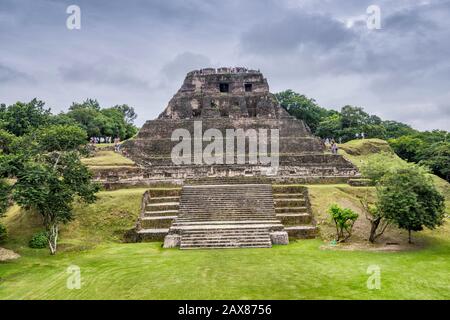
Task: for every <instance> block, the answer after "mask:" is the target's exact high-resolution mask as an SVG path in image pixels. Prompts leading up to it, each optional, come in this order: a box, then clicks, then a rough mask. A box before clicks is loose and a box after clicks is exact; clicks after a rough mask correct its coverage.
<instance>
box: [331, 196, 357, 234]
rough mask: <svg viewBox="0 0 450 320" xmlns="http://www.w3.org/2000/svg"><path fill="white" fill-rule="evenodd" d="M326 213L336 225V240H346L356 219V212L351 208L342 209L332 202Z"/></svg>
mask: <svg viewBox="0 0 450 320" xmlns="http://www.w3.org/2000/svg"><path fill="white" fill-rule="evenodd" d="M328 213H329V214H330V215H331V219H332V220H333V222H334V224H335V226H336V238H337V239H336V240H337V241H339V242H345V241H347V240H348V239H349V238H350V237H351V235H352V230H353V225H354V224H355V221H356V220H357V219H358V214H357V213H356V212H354V211H353V210H351V209H348V208H345V209H343V208H341V207H340V206H338V205H337V204H332V205H331V206H330V208H329V209H328Z"/></svg>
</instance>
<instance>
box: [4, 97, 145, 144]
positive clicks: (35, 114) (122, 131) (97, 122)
mask: <svg viewBox="0 0 450 320" xmlns="http://www.w3.org/2000/svg"><path fill="white" fill-rule="evenodd" d="M136 117H137V115H136V113H135V111H134V109H133V108H132V107H129V106H128V105H126V104H123V105H116V106H113V107H109V108H101V107H100V105H99V103H98V102H97V100H93V99H87V100H86V101H84V102H82V103H75V102H74V103H73V104H72V105H71V106H70V107H69V110H68V111H67V112H66V113H64V112H61V113H59V114H56V115H54V114H52V113H51V110H50V109H49V108H46V107H45V103H44V102H43V101H40V100H37V99H33V100H31V101H30V102H27V103H24V102H17V103H15V104H12V105H9V106H6V105H5V104H1V105H0V130H3V131H7V132H9V133H11V134H13V135H15V136H17V137H21V136H24V135H26V134H30V133H31V132H32V131H34V130H36V129H39V128H42V127H48V126H52V125H55V126H56V125H63V126H78V127H80V128H81V129H83V130H84V131H86V136H87V137H120V139H122V140H124V139H128V138H131V137H132V136H134V135H135V134H136V132H137V128H136V127H135V126H134V124H133V122H134V120H135V119H136Z"/></svg>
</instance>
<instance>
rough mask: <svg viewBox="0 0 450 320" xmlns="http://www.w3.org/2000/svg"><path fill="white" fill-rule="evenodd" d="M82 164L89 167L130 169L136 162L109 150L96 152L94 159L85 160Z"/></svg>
mask: <svg viewBox="0 0 450 320" xmlns="http://www.w3.org/2000/svg"><path fill="white" fill-rule="evenodd" d="M82 162H83V163H84V164H85V165H87V166H89V167H129V166H134V162H133V161H132V160H131V159H129V158H126V157H124V156H123V155H121V154H120V153H117V152H114V151H108V150H100V151H96V152H95V155H94V156H93V157H88V158H83V159H82Z"/></svg>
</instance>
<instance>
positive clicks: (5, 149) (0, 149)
mask: <svg viewBox="0 0 450 320" xmlns="http://www.w3.org/2000/svg"><path fill="white" fill-rule="evenodd" d="M16 138H17V137H16V136H15V135H13V134H12V133H9V132H8V131H5V130H2V129H0V154H2V153H5V154H6V153H10V152H11V151H12V150H11V149H12V147H13V144H14V142H15V141H16Z"/></svg>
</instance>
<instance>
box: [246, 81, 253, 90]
mask: <svg viewBox="0 0 450 320" xmlns="http://www.w3.org/2000/svg"><path fill="white" fill-rule="evenodd" d="M252 89H253V86H252V84H251V83H246V84H245V92H252Z"/></svg>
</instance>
